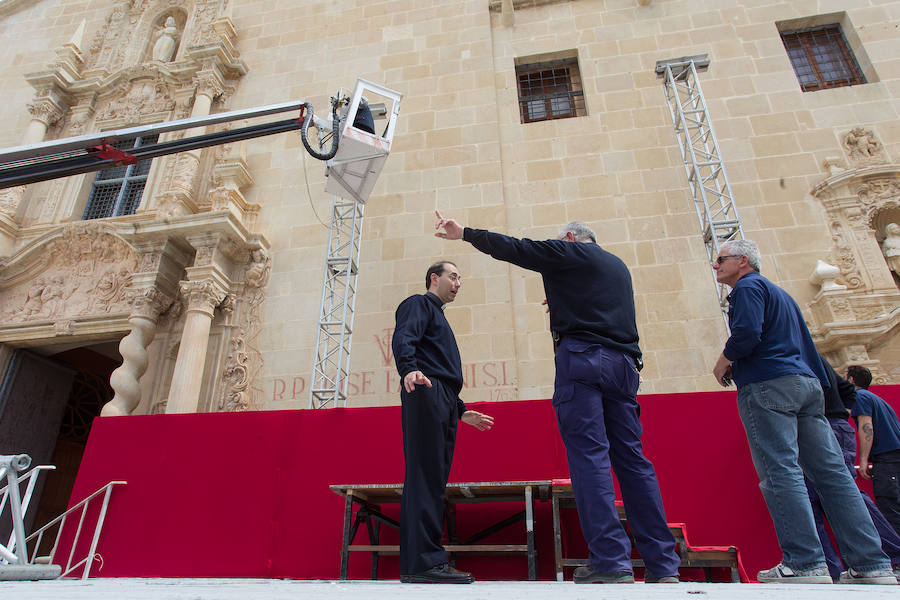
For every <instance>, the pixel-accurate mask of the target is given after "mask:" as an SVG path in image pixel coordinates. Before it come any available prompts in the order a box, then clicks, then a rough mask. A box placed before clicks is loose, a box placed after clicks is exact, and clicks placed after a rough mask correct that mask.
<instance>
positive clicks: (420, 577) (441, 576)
mask: <svg viewBox="0 0 900 600" xmlns="http://www.w3.org/2000/svg"><path fill="white" fill-rule="evenodd" d="M473 581H475V578H474V577H472V574H471V573H465V572H463V571H457V570H456V569H454V568H453V567H451V566H450V565H449V564H447V563H443V564H440V565H437V566H436V567H431V568H430V569H428V570H427V571H422V572H421V573H416V574H414V575H404V576H402V577H401V578H400V583H472V582H473Z"/></svg>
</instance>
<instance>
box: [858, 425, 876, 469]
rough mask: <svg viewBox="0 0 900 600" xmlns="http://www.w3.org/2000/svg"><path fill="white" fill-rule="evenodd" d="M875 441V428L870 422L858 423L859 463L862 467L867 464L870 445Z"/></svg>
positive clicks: (870, 449)
mask: <svg viewBox="0 0 900 600" xmlns="http://www.w3.org/2000/svg"><path fill="white" fill-rule="evenodd" d="M874 443H875V430H874V428H873V427H872V423H871V421H870V422H867V423H862V424H861V425H860V435H859V464H860V466H862V467H864V466H865V465H867V464H869V453H870V452H872V445H873V444H874Z"/></svg>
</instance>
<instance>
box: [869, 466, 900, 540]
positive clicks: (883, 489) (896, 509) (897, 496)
mask: <svg viewBox="0 0 900 600" xmlns="http://www.w3.org/2000/svg"><path fill="white" fill-rule="evenodd" d="M892 458H895V457H892ZM872 493H873V495H874V496H875V505H876V506H878V510H880V511H881V514H883V515H884V517H885V518H886V519H887V520H888V521H889V522H890V524H891V526H893V528H894V530H895V531H896V532H897V534H898V535H900V461H897V462H887V461H882V460H878V461H874V462H873V463H872Z"/></svg>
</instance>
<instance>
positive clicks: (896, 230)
mask: <svg viewBox="0 0 900 600" xmlns="http://www.w3.org/2000/svg"><path fill="white" fill-rule="evenodd" d="M881 252H882V253H883V254H884V259H885V260H886V261H887V264H888V267H889V268H890V269H891V271H893V272H894V274H896V275H897V276H898V277H900V225H898V224H897V223H889V224H888V226H887V227H885V228H884V240H883V241H882V242H881Z"/></svg>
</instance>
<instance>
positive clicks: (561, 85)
mask: <svg viewBox="0 0 900 600" xmlns="http://www.w3.org/2000/svg"><path fill="white" fill-rule="evenodd" d="M516 80H517V81H518V88H519V112H520V114H521V117H522V122H523V123H533V122H535V121H547V120H550V119H567V118H569V117H580V116H583V115H586V114H587V111H586V110H585V107H584V92H583V91H582V87H581V73H580V72H579V71H578V59H577V58H567V59H563V60H555V61H548V62H539V63H531V64H523V65H518V66H517V67H516Z"/></svg>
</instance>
